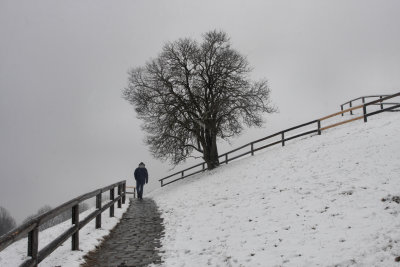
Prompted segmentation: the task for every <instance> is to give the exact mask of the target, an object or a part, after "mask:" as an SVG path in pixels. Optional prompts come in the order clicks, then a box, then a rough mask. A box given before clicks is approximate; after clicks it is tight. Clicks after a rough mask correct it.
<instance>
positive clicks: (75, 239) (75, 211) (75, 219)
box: [71, 204, 79, 250]
mask: <svg viewBox="0 0 400 267" xmlns="http://www.w3.org/2000/svg"><path fill="white" fill-rule="evenodd" d="M72 224H73V225H75V227H77V230H76V232H75V233H74V234H73V235H72V238H71V241H72V244H71V245H72V250H79V204H76V205H75V206H73V207H72Z"/></svg>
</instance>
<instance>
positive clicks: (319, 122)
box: [318, 113, 343, 135]
mask: <svg viewBox="0 0 400 267" xmlns="http://www.w3.org/2000/svg"><path fill="white" fill-rule="evenodd" d="M342 116H343V113H342ZM318 135H321V121H320V120H318Z"/></svg>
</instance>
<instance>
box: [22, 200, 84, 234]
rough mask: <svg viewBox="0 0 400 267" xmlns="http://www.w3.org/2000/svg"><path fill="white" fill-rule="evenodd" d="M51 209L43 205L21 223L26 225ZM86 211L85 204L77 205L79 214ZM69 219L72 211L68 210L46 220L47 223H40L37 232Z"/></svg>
mask: <svg viewBox="0 0 400 267" xmlns="http://www.w3.org/2000/svg"><path fill="white" fill-rule="evenodd" d="M52 209H53V208H52V207H51V206H50V205H44V206H43V207H41V208H40V209H39V210H38V211H37V212H36V214H34V215H30V216H28V217H27V218H25V220H24V221H23V223H26V222H28V221H30V220H32V219H33V218H35V217H37V216H39V215H42V214H44V213H46V212H49V211H51V210H52ZM88 209H89V205H88V204H87V203H86V202H83V203H80V204H79V212H80V213H81V212H84V211H86V210H88ZM71 218H72V211H71V210H70V209H67V210H65V211H64V212H62V213H61V214H59V215H57V216H56V217H54V218H51V219H50V220H48V221H46V222H44V223H42V224H41V225H40V226H39V231H43V230H45V229H47V228H50V227H52V226H54V225H57V224H60V223H62V222H65V221H66V220H70V219H71Z"/></svg>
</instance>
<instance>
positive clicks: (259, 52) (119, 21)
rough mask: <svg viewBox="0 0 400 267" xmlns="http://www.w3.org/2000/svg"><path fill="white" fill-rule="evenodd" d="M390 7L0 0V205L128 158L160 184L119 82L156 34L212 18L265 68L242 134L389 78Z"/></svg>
mask: <svg viewBox="0 0 400 267" xmlns="http://www.w3.org/2000/svg"><path fill="white" fill-rule="evenodd" d="M399 11H400V1H397V0H393V1H389V0H385V1H381V0H376V1H364V0H360V1H351V0H343V1H338V0H335V1H333V0H332V1H324V0H316V1H282V0H277V1H267V0H262V1H233V0H227V1H215V0H210V1H188V0H181V1H177V0H174V1H169V0H163V1H151V0H143V1H135V0H130V1H100V0H96V1H94V0H93V1H78V0H75V1H72V0H68V1H55V0H48V1H43V0H35V1H18V0H10V1H8V0H0V205H1V206H4V207H5V208H7V209H8V210H9V211H10V212H11V214H12V215H13V216H14V217H15V218H16V219H17V221H18V222H21V221H22V220H23V219H24V218H25V217H26V216H27V215H29V214H31V213H34V212H36V210H37V209H38V208H39V207H41V206H43V205H44V204H50V205H52V206H55V205H58V204H61V203H62V202H65V201H67V200H69V199H71V198H73V197H75V196H78V195H80V194H82V193H85V192H87V191H89V190H92V189H96V188H99V187H102V186H106V185H108V184H111V183H114V182H116V181H119V180H123V179H129V181H128V183H129V184H132V183H133V178H132V172H133V170H134V168H135V167H136V166H137V164H138V163H139V162H140V161H144V162H145V163H146V166H147V167H148V170H149V173H150V179H151V185H149V186H148V187H146V188H145V193H146V190H147V191H148V190H149V189H152V188H156V187H158V186H159V183H158V182H157V181H156V180H157V179H159V178H161V177H162V176H165V175H166V174H167V172H168V170H169V169H170V168H171V166H169V165H168V164H167V163H161V162H160V161H158V160H156V159H153V158H152V157H151V156H150V154H149V152H148V148H147V147H146V146H145V145H144V144H143V138H144V133H142V132H141V128H140V124H141V123H140V121H138V120H137V119H136V117H135V116H136V115H135V113H134V110H133V107H132V106H130V105H129V104H128V103H127V102H126V101H125V100H123V99H122V98H121V90H122V89H123V88H124V87H125V86H126V85H127V71H128V69H129V68H131V67H135V66H141V65H143V64H144V63H145V62H146V61H147V60H149V59H150V58H152V57H155V56H156V55H157V54H158V53H159V52H160V50H161V47H162V46H163V44H164V43H165V42H167V41H174V40H176V39H178V38H181V37H193V38H196V39H198V40H200V38H201V34H202V33H204V32H206V31H209V30H213V29H221V30H224V31H226V32H227V33H228V34H229V36H230V37H231V41H232V44H233V47H234V48H236V49H237V50H239V51H240V52H241V53H243V54H244V55H246V56H247V57H248V60H249V62H250V64H251V65H252V67H253V69H254V71H253V74H252V76H253V78H254V79H261V78H267V79H268V80H269V83H270V87H271V90H272V101H273V102H274V103H275V104H276V105H277V106H278V108H279V110H280V112H279V113H277V114H274V115H270V116H266V121H267V124H266V125H265V128H263V129H258V130H248V131H246V132H245V133H244V134H243V135H242V136H241V137H240V138H238V139H236V140H233V143H232V144H233V145H240V144H244V143H246V142H248V141H250V140H252V139H255V138H261V137H263V136H265V135H267V134H270V133H272V132H275V131H278V130H281V129H283V128H287V127H290V126H294V125H295V124H298V123H302V122H306V121H309V120H313V119H316V118H318V117H320V116H322V115H326V114H330V113H333V112H335V111H337V110H338V108H339V105H340V104H341V103H343V102H345V101H347V100H349V99H351V98H355V97H358V96H362V95H367V94H376V93H393V92H398V91H400V50H399V47H400V16H399ZM228 148H229V147H228V145H227V144H223V146H222V148H220V152H224V151H226V150H227V149H228ZM176 170H179V167H177V169H176Z"/></svg>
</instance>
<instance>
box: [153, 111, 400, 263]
mask: <svg viewBox="0 0 400 267" xmlns="http://www.w3.org/2000/svg"><path fill="white" fill-rule="evenodd" d="M399 119H400V114H399V113H391V114H382V115H378V116H374V117H370V118H369V121H368V123H363V122H362V121H359V122H355V123H350V124H348V125H344V126H340V127H337V128H333V129H330V130H328V131H325V132H323V133H322V135H321V136H313V137H307V138H304V139H303V140H299V139H297V140H293V141H290V142H288V143H287V145H286V146H285V147H279V146H275V147H271V148H270V149H267V150H265V151H263V152H259V153H258V154H256V155H255V156H254V157H249V158H245V159H242V160H238V161H235V162H232V163H230V164H228V165H226V166H222V167H220V168H218V169H216V170H213V171H210V172H207V173H204V174H201V175H197V176H194V177H191V178H187V179H185V180H182V181H179V182H176V183H174V184H171V185H168V186H167V187H164V188H161V189H159V190H156V191H153V192H152V197H153V198H154V199H155V200H156V201H157V203H158V204H159V206H160V209H161V211H162V214H163V217H164V222H165V227H166V233H165V237H164V239H163V241H162V242H163V250H164V251H165V252H164V254H163V258H164V261H165V262H164V264H165V265H166V266H400V262H395V258H396V257H399V256H400V216H399V212H400V204H399V198H398V196H400V138H399V133H400V123H399Z"/></svg>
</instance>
